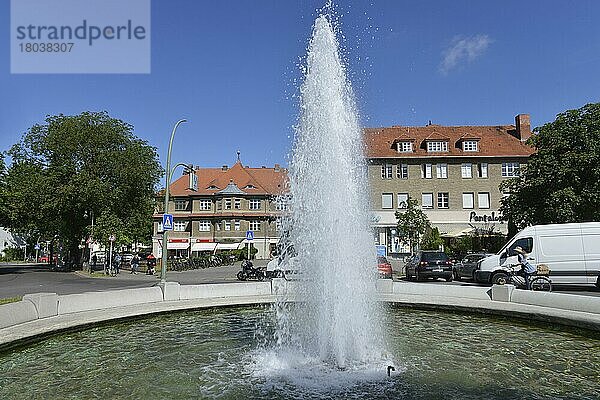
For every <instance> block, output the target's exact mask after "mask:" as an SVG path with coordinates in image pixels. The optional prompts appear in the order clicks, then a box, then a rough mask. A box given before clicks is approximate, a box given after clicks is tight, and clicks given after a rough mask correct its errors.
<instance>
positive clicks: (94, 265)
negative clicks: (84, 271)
mask: <svg viewBox="0 0 600 400" xmlns="http://www.w3.org/2000/svg"><path fill="white" fill-rule="evenodd" d="M97 262H98V256H97V255H95V254H94V255H92V270H91V271H90V272H93V271H94V270H95V269H96V263H97Z"/></svg>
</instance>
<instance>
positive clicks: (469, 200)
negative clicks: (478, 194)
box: [463, 193, 475, 208]
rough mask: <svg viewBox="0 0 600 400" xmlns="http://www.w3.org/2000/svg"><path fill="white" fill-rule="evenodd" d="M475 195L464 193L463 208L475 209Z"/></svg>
mask: <svg viewBox="0 0 600 400" xmlns="http://www.w3.org/2000/svg"><path fill="white" fill-rule="evenodd" d="M474 196H475V194H474V193H463V208H473V197H474Z"/></svg>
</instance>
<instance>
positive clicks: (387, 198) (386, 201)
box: [381, 193, 394, 209]
mask: <svg viewBox="0 0 600 400" xmlns="http://www.w3.org/2000/svg"><path fill="white" fill-rule="evenodd" d="M393 202H394V195H393V194H392V193H382V194H381V208H383V209H390V208H393V207H394V205H393Z"/></svg>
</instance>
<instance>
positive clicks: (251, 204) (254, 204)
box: [248, 199, 260, 210]
mask: <svg viewBox="0 0 600 400" xmlns="http://www.w3.org/2000/svg"><path fill="white" fill-rule="evenodd" d="M248 208H249V209H250V210H260V199H250V200H248Z"/></svg>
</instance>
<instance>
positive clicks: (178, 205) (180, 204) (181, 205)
mask: <svg viewBox="0 0 600 400" xmlns="http://www.w3.org/2000/svg"><path fill="white" fill-rule="evenodd" d="M186 209H187V200H175V211H185V210H186Z"/></svg>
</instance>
